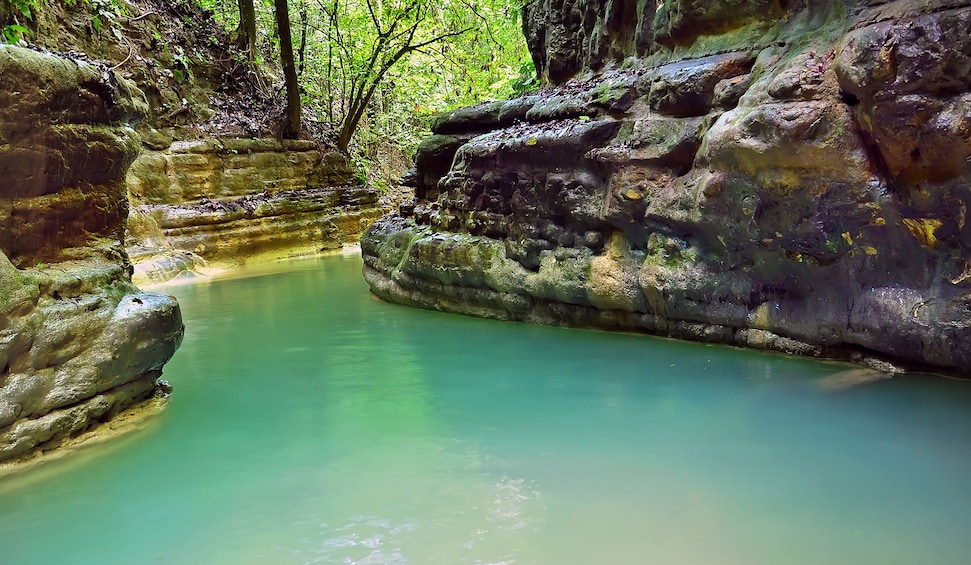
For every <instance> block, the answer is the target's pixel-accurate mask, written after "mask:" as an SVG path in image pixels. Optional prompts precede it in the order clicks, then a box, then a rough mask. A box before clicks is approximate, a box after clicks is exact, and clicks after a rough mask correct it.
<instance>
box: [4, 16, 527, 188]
mask: <svg viewBox="0 0 971 565" xmlns="http://www.w3.org/2000/svg"><path fill="white" fill-rule="evenodd" d="M521 3H522V2H521V0H476V1H474V2H472V1H464V0H437V1H432V0H256V1H255V2H254V1H253V0H0V29H2V31H3V40H4V41H6V42H8V43H11V42H27V43H30V44H36V45H38V46H41V47H46V48H49V49H54V50H60V51H68V50H77V51H82V52H84V53H87V54H88V55H89V56H91V57H93V58H100V59H105V60H106V61H108V63H109V65H111V66H114V67H117V68H118V70H119V72H122V73H124V74H129V75H131V78H133V79H135V81H136V82H137V83H139V85H140V86H142V87H143V89H145V90H148V91H153V90H156V89H157V90H158V92H157V93H156V92H147V94H148V95H149V99H150V101H152V102H153V104H152V106H153V109H154V113H155V114H156V115H154V116H152V117H151V118H150V121H151V122H152V125H153V126H159V127H162V126H187V127H197V128H198V129H199V133H200V134H202V135H206V134H213V133H215V134H233V133H234V132H235V133H236V134H238V135H244V136H246V135H248V136H253V135H265V134H267V133H276V134H278V135H281V134H285V133H286V134H288V135H289V136H296V135H303V136H304V137H306V136H312V137H316V138H318V139H321V140H324V141H328V142H331V143H333V144H334V145H335V146H336V147H338V148H339V149H341V150H343V151H345V152H347V153H349V154H350V155H351V156H352V157H353V158H354V160H355V162H356V164H357V165H358V166H359V167H361V168H362V169H364V171H365V172H368V173H371V174H369V175H368V176H369V177H370V178H371V180H378V181H380V180H381V179H380V177H382V176H383V177H385V178H387V177H389V176H391V175H392V174H394V173H400V172H401V170H402V169H403V168H404V167H405V165H406V163H405V161H406V159H407V156H410V155H411V153H412V152H413V150H414V148H415V147H417V144H418V143H419V141H420V140H421V138H422V137H423V135H424V133H425V130H426V129H427V125H428V122H429V121H430V119H431V117H432V116H434V115H435V114H437V113H439V112H442V111H445V110H449V109H451V108H455V107H458V106H463V105H468V104H472V103H476V102H479V101H481V100H483V99H501V98H508V97H510V96H513V95H515V94H518V93H520V92H522V91H523V89H525V88H529V87H530V86H532V85H533V84H534V76H535V73H534V71H533V68H532V62H531V60H530V58H529V55H528V53H527V51H526V46H525V42H524V39H523V37H522V33H521ZM275 5H276V6H279V7H286V8H288V9H287V11H286V15H288V16H289V25H288V26H287V27H288V28H289V31H290V35H291V41H289V42H286V41H281V37H282V36H283V35H286V34H285V33H281V32H282V31H284V30H282V28H281V27H279V26H278V25H277V23H278V22H277V18H276V17H275V15H276V10H275ZM61 22H63V23H64V25H63V26H62V25H60V24H61ZM284 43H287V45H284ZM285 47H289V48H290V49H289V50H288V49H285ZM281 54H282V56H281ZM290 59H292V61H290ZM288 63H292V69H293V73H294V74H295V77H292V79H293V78H295V80H292V79H291V81H290V83H291V84H290V88H289V89H287V88H285V84H284V83H285V81H284V74H285V73H284V72H283V70H284V69H285V68H286V67H287V65H288ZM214 91H215V92H214ZM286 91H289V94H290V96H289V108H290V113H289V115H290V116H291V117H290V118H289V119H287V120H284V118H285V117H286V116H287V112H286V111H285V103H284V101H285V98H286V97H285V93H286ZM214 94H215V95H214ZM153 97H154V100H153ZM297 104H299V105H300V106H301V107H302V113H300V114H297V116H300V117H302V120H301V121H302V122H303V128H302V132H300V131H290V132H284V131H283V129H285V128H281V126H282V125H283V124H285V123H290V124H292V123H293V122H294V119H293V117H294V114H293V110H294V107H295V106H296V105H297ZM260 117H262V118H263V119H260ZM227 124H229V125H227ZM217 125H218V126H219V127H217ZM233 126H236V127H233ZM382 173H383V174H382Z"/></svg>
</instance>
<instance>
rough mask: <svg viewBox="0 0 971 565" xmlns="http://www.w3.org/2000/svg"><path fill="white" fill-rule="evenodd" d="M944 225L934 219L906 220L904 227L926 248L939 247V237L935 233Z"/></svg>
mask: <svg viewBox="0 0 971 565" xmlns="http://www.w3.org/2000/svg"><path fill="white" fill-rule="evenodd" d="M943 225H944V222H942V221H940V220H937V219H934V218H920V219H917V220H915V219H912V218H904V226H906V227H907V229H908V230H909V231H910V233H911V235H913V236H914V237H916V238H917V241H919V242H920V243H921V244H922V245H923V246H924V247H937V236H936V235H934V232H936V231H937V228H939V227H941V226H943Z"/></svg>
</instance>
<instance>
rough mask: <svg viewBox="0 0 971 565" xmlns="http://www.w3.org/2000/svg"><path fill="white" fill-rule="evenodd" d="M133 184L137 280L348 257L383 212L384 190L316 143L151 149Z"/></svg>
mask: <svg viewBox="0 0 971 565" xmlns="http://www.w3.org/2000/svg"><path fill="white" fill-rule="evenodd" d="M127 183H128V190H129V196H130V200H131V203H132V211H131V215H130V217H129V221H128V227H129V234H130V236H131V239H130V240H129V247H128V251H129V253H130V254H131V255H132V260H133V262H134V263H135V275H134V278H135V281H136V282H141V281H144V282H162V281H165V280H169V279H171V278H174V277H176V276H178V275H179V274H180V273H182V272H185V271H194V270H199V269H200V267H201V268H203V269H204V268H205V267H206V266H211V265H212V266H226V267H232V266H238V265H240V264H243V263H246V262H247V261H250V260H258V259H278V258H283V257H288V256H293V255H302V254H313V253H318V252H321V251H328V250H335V249H340V248H341V247H342V246H343V245H346V244H350V243H353V242H355V241H356V240H357V238H358V237H360V235H361V233H363V231H364V229H365V228H366V227H367V226H368V225H370V223H371V222H372V221H373V220H375V219H376V218H377V217H379V216H380V215H381V214H382V213H383V209H382V207H381V205H380V204H379V202H378V192H377V190H376V189H374V188H373V187H370V186H366V185H361V184H357V183H355V181H354V174H353V171H352V170H351V169H350V167H348V165H347V161H346V160H345V159H344V157H343V156H342V155H340V154H339V153H337V152H336V151H330V152H327V151H322V150H321V148H320V146H319V144H318V143H317V142H315V141H311V140H283V141H280V140H275V139H245V138H236V137H217V138H215V139H210V140H205V141H202V140H200V141H181V142H173V143H172V144H171V145H169V146H167V147H164V148H162V149H156V150H151V149H146V150H145V151H143V152H142V154H141V155H140V156H139V157H138V159H136V160H135V163H134V164H133V165H132V167H131V169H129V172H128V177H127Z"/></svg>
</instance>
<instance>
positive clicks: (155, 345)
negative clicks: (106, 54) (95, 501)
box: [0, 46, 183, 461]
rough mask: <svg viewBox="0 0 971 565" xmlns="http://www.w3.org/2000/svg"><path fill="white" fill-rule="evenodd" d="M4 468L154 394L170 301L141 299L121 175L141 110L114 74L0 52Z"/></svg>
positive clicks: (166, 342) (177, 326)
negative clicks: (127, 247) (126, 234)
mask: <svg viewBox="0 0 971 565" xmlns="http://www.w3.org/2000/svg"><path fill="white" fill-rule="evenodd" d="M0 72H2V75H3V77H4V83H3V86H0V170H3V171H4V172H5V173H6V174H5V175H4V177H3V180H2V181H0V216H2V219H3V221H2V223H0V225H2V226H3V227H2V229H0V461H11V460H16V459H22V458H27V457H32V456H34V455H36V454H38V453H40V452H43V451H46V450H49V449H53V448H55V447H57V446H58V445H60V444H62V443H64V442H66V441H69V440H71V439H72V438H73V437H76V436H77V435H79V434H82V433H84V432H86V431H88V430H90V429H92V428H94V427H96V426H98V425H99V424H101V423H104V422H108V421H110V420H111V419H112V418H113V417H114V416H115V415H116V414H118V413H119V412H120V411H122V410H125V409H128V408H129V407H132V406H133V405H135V404H138V403H139V402H142V401H144V400H146V399H148V398H150V397H152V396H153V395H154V394H156V389H157V387H156V379H157V378H158V377H159V375H161V371H162V367H163V365H164V364H165V363H166V362H167V361H168V360H169V359H170V358H171V356H172V355H173V354H174V352H175V350H176V349H177V348H178V346H179V344H180V343H181V340H182V334H183V327H182V319H181V314H180V312H179V307H178V303H176V301H175V299H173V298H171V297H169V296H164V295H158V294H153V293H146V292H142V291H140V290H138V289H137V288H136V287H135V286H133V285H132V284H131V282H130V278H129V268H130V265H129V263H128V259H127V257H126V256H125V254H124V251H123V248H122V239H123V230H124V221H125V217H126V216H127V212H128V206H127V201H126V197H125V188H124V186H125V185H124V174H125V170H126V169H127V167H128V165H129V164H130V163H131V162H132V160H133V159H134V157H135V155H136V153H137V151H138V144H139V142H138V136H137V134H135V133H134V130H133V129H132V127H131V126H132V123H133V122H134V121H136V120H137V118H138V115H139V114H140V113H141V112H143V111H144V109H145V102H144V98H143V97H140V96H139V93H138V91H137V89H134V88H133V87H132V86H131V84H130V83H126V82H125V81H124V80H123V79H119V78H118V77H117V76H116V75H114V74H113V73H112V72H111V71H110V70H109V69H108V68H107V67H104V66H98V65H94V64H91V63H88V62H86V61H81V60H72V59H69V58H65V57H59V56H54V55H51V54H48V53H44V52H40V51H33V50H29V49H21V48H18V47H12V46H0Z"/></svg>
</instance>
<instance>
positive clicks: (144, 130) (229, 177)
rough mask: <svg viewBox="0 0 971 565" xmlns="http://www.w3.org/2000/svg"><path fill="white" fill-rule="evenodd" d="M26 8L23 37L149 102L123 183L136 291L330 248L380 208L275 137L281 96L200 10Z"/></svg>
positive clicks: (328, 153)
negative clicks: (126, 85) (105, 73)
mask: <svg viewBox="0 0 971 565" xmlns="http://www.w3.org/2000/svg"><path fill="white" fill-rule="evenodd" d="M68 4H70V5H68ZM112 10H113V11H112ZM33 13H34V16H33V18H32V19H31V20H30V21H22V22H20V23H23V24H25V25H27V26H28V27H30V28H31V33H30V35H29V38H30V40H31V41H32V42H34V43H36V44H37V45H39V46H42V47H44V48H47V49H51V50H55V51H59V52H66V51H71V52H79V56H84V57H90V58H92V59H100V60H105V61H108V62H109V63H108V64H109V65H110V66H112V67H116V70H117V72H118V73H119V74H121V75H122V76H124V77H126V78H129V79H130V80H131V81H132V82H134V84H135V85H136V86H137V87H138V88H139V89H140V90H141V91H143V93H144V94H145V97H146V99H147V101H148V106H147V107H146V109H145V113H146V116H145V118H144V119H143V120H142V121H141V122H140V123H139V125H138V131H139V133H140V134H141V139H142V152H141V154H140V155H138V157H137V159H136V161H135V162H134V164H133V165H132V167H131V168H130V169H129V172H128V176H127V184H128V188H129V196H130V204H131V206H130V209H131V212H132V216H131V218H130V221H129V227H130V233H129V237H128V252H129V255H130V256H131V259H132V262H133V263H134V265H135V274H134V277H135V281H136V282H137V283H139V284H142V283H153V282H161V281H164V280H167V279H170V278H173V277H176V276H178V275H180V274H182V273H185V272H187V271H194V270H201V269H202V268H204V267H206V266H210V265H211V266H216V267H233V266H238V265H240V264H243V263H246V262H247V261H251V260H255V259H275V258H281V257H287V256H291V255H301V254H308V253H316V252H319V251H326V250H331V249H334V248H339V247H340V246H341V245H342V244H345V243H350V242H355V241H357V239H358V237H359V236H360V235H361V233H362V231H363V230H364V228H365V227H366V226H367V225H368V224H370V222H371V221H372V220H373V219H375V218H377V217H378V216H380V215H381V214H382V213H384V211H385V208H383V207H382V206H381V205H380V204H379V203H378V197H379V192H378V190H377V189H376V188H374V187H371V186H367V185H362V184H360V183H359V182H358V181H357V180H356V178H355V175H354V174H353V171H352V170H351V168H350V167H349V166H348V163H347V161H346V159H345V157H344V156H343V155H341V154H340V153H339V152H337V151H335V150H334V149H333V148H330V147H327V146H326V145H325V144H322V143H318V142H316V141H312V139H311V138H312V137H313V136H312V135H310V134H311V132H310V131H305V132H304V135H303V137H304V139H301V140H297V141H285V142H280V141H278V140H277V139H276V138H275V133H276V132H275V131H274V128H275V126H276V124H277V123H278V121H279V120H278V119H279V117H280V116H281V115H282V111H283V104H284V101H283V100H282V98H281V97H280V96H279V93H278V92H276V90H275V89H274V88H273V87H272V77H271V76H269V75H267V74H266V73H267V70H266V69H263V70H260V69H254V68H252V67H251V66H250V65H248V64H246V57H245V56H244V55H243V54H242V53H241V52H240V51H239V50H238V48H237V46H236V44H235V42H234V41H232V40H231V39H230V38H229V37H227V34H226V32H225V31H224V30H223V28H222V27H221V26H220V25H219V24H217V23H216V21H215V20H214V19H213V17H212V14H211V13H210V12H208V11H206V10H204V9H202V8H200V7H199V5H198V3H196V2H191V1H183V0H176V1H159V0H119V1H118V2H117V3H115V4H113V5H112V6H101V5H98V4H97V3H87V2H74V3H64V2H61V1H60V0H37V2H36V3H34V8H33ZM4 17H5V15H4V13H3V11H2V10H0V26H2V25H3V24H4V23H8V21H7V20H6V19H4ZM95 17H100V18H101V24H100V25H101V27H100V29H94V28H93V27H92V22H93V21H94V18H95ZM10 21H12V20H10ZM80 53H83V54H84V55H80ZM308 118H310V116H308ZM307 121H308V122H310V124H311V127H318V125H315V124H314V123H313V122H312V120H309V119H308V120H307Z"/></svg>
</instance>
